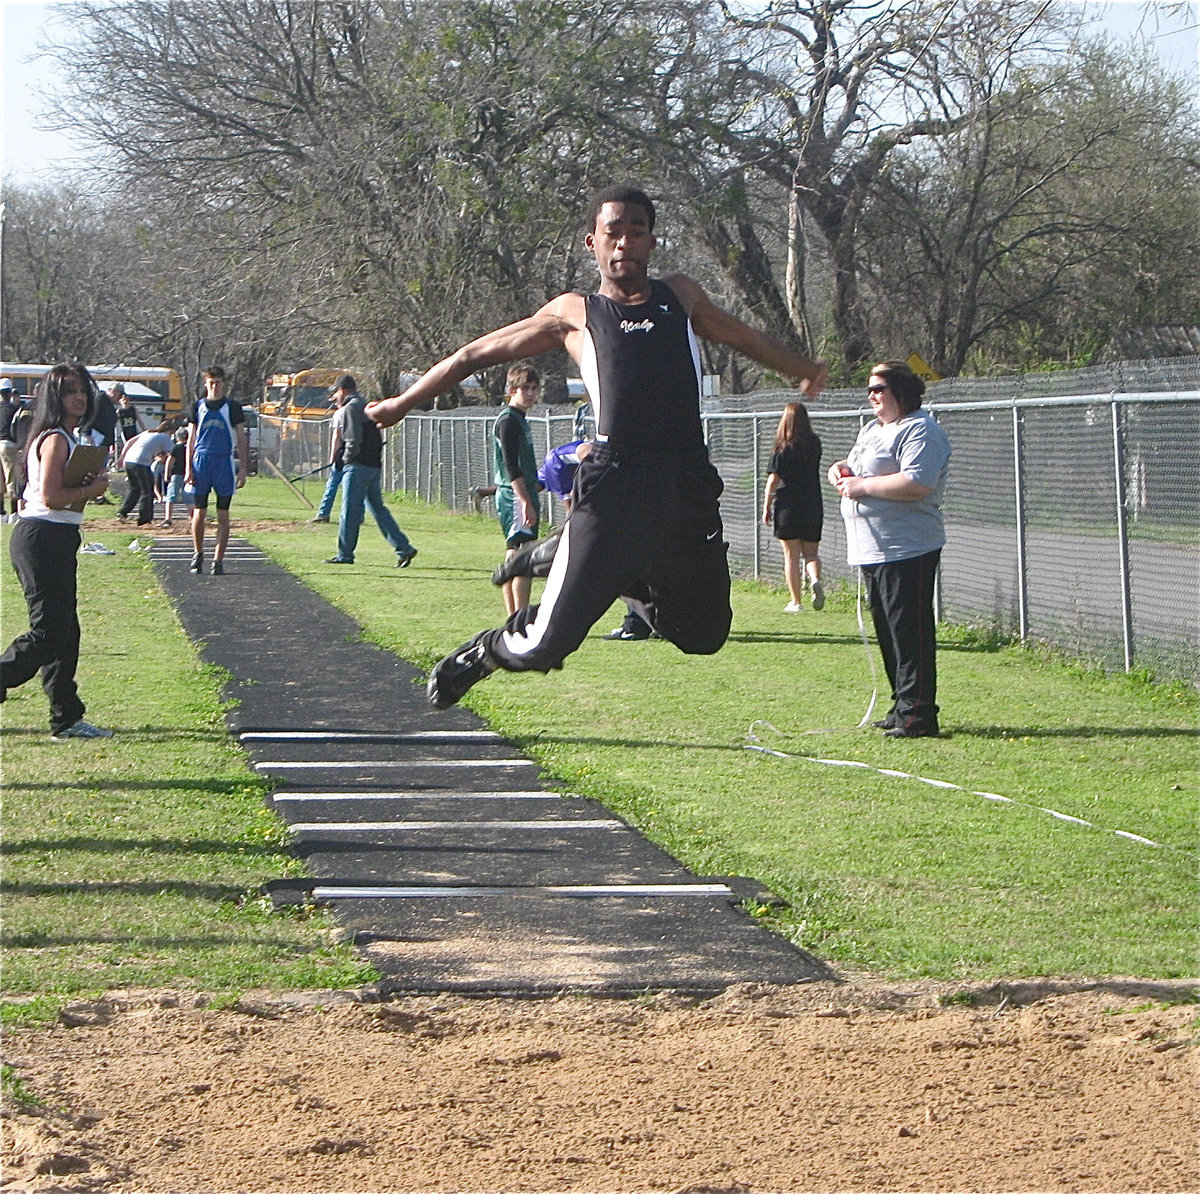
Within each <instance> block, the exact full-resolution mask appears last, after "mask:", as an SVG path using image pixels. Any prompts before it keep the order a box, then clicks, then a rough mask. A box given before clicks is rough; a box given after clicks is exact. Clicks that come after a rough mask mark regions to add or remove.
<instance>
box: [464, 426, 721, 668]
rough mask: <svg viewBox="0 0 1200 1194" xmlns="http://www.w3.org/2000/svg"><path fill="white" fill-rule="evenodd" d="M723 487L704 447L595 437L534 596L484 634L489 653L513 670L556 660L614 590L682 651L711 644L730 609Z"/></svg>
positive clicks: (706, 650)
mask: <svg viewBox="0 0 1200 1194" xmlns="http://www.w3.org/2000/svg"><path fill="white" fill-rule="evenodd" d="M721 489H722V484H721V478H720V476H719V475H718V473H717V470H716V469H715V468H713V466H712V464H711V463H709V461H708V459H707V457H705V456H704V455H701V454H692V455H690V456H689V457H688V458H686V459H681V458H679V457H663V456H658V455H654V456H647V455H637V456H633V455H627V454H622V453H621V452H620V451H619V450H617V449H614V448H612V447H611V446H609V445H607V444H599V445H597V446H596V448H595V450H594V451H593V452H592V454H591V455H590V456H589V457H588V458H587V459H586V460H584V461H583V463H582V464H581V465H580V467H579V473H578V474H577V476H576V481H575V497H574V500H573V502H572V506H571V515H570V517H569V518H568V520H567V524H566V527H565V529H564V531H563V534H562V539H561V542H560V543H559V547H558V551H557V553H556V555H555V557H554V563H553V566H552V567H551V569H550V575H549V578H548V579H547V581H546V589H545V592H544V593H543V595H542V600H541V603H540V604H539V605H536V606H529V607H528V608H526V609H522V610H518V611H517V612H516V613H515V614H514V615H513V616H512V617H511V618H510V619H509V621H508V623H507V624H506V625H505V626H504V627H502V628H501V629H499V630H492V631H488V632H486V633H485V634H484V635H483V636H482V641H483V642H484V644H485V646H486V649H487V653H488V656H489V657H490V659H491V661H492V662H493V663H495V664H496V665H497V666H498V667H501V668H504V669H506V670H508V671H514V672H520V671H538V672H548V671H551V670H552V669H554V668H559V667H561V666H562V663H563V660H564V659H565V658H566V657H567V656H568V655H569V654H570V653H571V652H572V651H574V650H576V648H578V646H579V645H580V643H582V642H583V640H584V638H585V637H586V636H587V632H588V631H589V630H590V629H591V628H592V626H594V625H595V624H596V622H597V621H599V620H600V618H602V617H603V616H604V614H605V613H606V612H607V610H608V608H609V607H610V606H611V605H612V603H613V602H614V601H615V600H616V599H617V598H618V597H625V598H627V599H628V600H629V601H631V602H632V604H633V607H634V608H635V609H636V610H637V611H638V612H639V613H640V614H641V615H642V616H643V617H644V618H645V619H646V621H647V622H649V623H650V625H651V626H653V627H654V629H655V630H656V631H657V632H658V633H659V634H661V635H662V637H663V638H665V639H667V640H668V641H669V642H672V643H674V644H675V646H677V647H678V648H679V649H680V650H681V651H685V652H687V653H688V654H690V655H711V654H712V653H713V652H715V651H719V650H720V649H721V647H722V646H723V645H724V643H725V640H726V638H727V637H728V635H729V625H730V622H731V620H732V616H733V615H732V611H731V609H730V605H729V565H728V560H727V553H728V544H726V542H725V536H724V533H723V529H722V526H721V515H720V510H719V508H718V504H717V503H718V499H719V498H720V495H721Z"/></svg>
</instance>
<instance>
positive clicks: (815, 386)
mask: <svg viewBox="0 0 1200 1194" xmlns="http://www.w3.org/2000/svg"><path fill="white" fill-rule="evenodd" d="M813 368H814V373H813V374H812V376H811V377H806V378H805V379H804V380H803V381H802V382H801V383H800V392H801V393H802V394H805V395H807V396H808V397H809V398H815V397H816V396H817V395H818V394H819V393H820V392H821V391H822V390H823V389H824V388H825V382H826V381H827V380H828V379H829V362H828V361H815V362H813Z"/></svg>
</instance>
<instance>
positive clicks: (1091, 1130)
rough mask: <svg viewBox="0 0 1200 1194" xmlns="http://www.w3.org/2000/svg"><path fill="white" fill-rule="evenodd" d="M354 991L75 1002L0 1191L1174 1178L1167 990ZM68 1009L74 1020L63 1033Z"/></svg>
mask: <svg viewBox="0 0 1200 1194" xmlns="http://www.w3.org/2000/svg"><path fill="white" fill-rule="evenodd" d="M956 991H957V992H958V995H959V997H960V998H966V997H967V996H966V995H963V993H962V989H961V988H949V987H945V986H939V985H936V984H915V985H906V986H899V987H897V986H888V985H884V984H878V983H871V982H865V981H864V982H857V983H849V984H846V985H843V986H832V985H827V984H813V985H811V986H805V987H792V988H774V989H771V988H761V989H760V988H754V987H741V988H736V989H733V990H731V991H729V992H727V993H726V994H724V995H722V996H721V997H719V998H717V999H713V1000H709V1001H706V1002H703V1003H698V1002H693V1001H686V1000H681V999H678V998H673V997H669V996H658V997H655V998H651V999H647V1000H644V1001H628V1002H618V1001H606V1000H594V999H585V998H569V997H564V998H558V999H551V1000H544V1001H516V1000H511V1001H510V1000H496V999H490V1000H484V999H479V1000H471V999H461V998H451V997H444V998H409V999H399V1000H392V1001H389V1002H386V1003H368V1002H361V1001H359V1000H358V997H357V996H356V995H353V994H350V993H344V992H343V993H337V992H328V993H323V994H321V995H319V996H316V997H313V996H306V997H297V998H295V999H285V1000H268V999H265V998H262V999H256V998H253V997H249V996H248V997H245V998H244V999H243V1000H242V1001H241V1003H240V1004H239V1005H238V1006H237V1007H236V1008H233V1009H226V1010H214V1009H212V1008H210V1007H198V1006H196V1005H195V1003H196V1001H194V1000H192V999H191V998H190V997H184V996H177V995H173V994H164V993H157V994H153V993H142V994H141V995H136V996H135V995H129V994H124V995H114V996H112V997H110V998H109V999H108V1000H106V1001H101V1002H99V1003H95V1004H89V1005H81V1006H77V1007H73V1008H71V1009H69V1011H68V1012H67V1013H66V1016H65V1018H64V1022H63V1023H61V1024H60V1025H59V1026H57V1027H55V1028H53V1029H51V1030H47V1031H39V1032H18V1033H14V1034H12V1035H11V1036H10V1038H9V1040H8V1061H9V1063H10V1064H11V1065H13V1066H14V1067H15V1068H16V1071H17V1073H18V1074H19V1075H20V1076H21V1077H22V1078H23V1079H24V1080H25V1081H26V1083H27V1085H28V1086H29V1088H30V1089H31V1090H32V1091H33V1092H34V1093H35V1094H36V1095H37V1096H38V1097H39V1098H41V1099H42V1100H44V1103H45V1107H46V1109H45V1111H44V1113H31V1112H26V1111H21V1110H14V1109H12V1108H10V1109H9V1112H8V1114H7V1115H6V1118H5V1121H4V1125H3V1128H4V1162H5V1169H4V1172H5V1177H4V1180H3V1182H2V1183H0V1188H3V1189H4V1190H6V1191H18V1190H19V1191H38V1192H41V1194H49V1192H50V1191H66V1190H71V1191H112V1192H116V1194H119V1192H123V1191H139V1192H147V1191H162V1192H165V1191H172V1192H173V1194H191V1192H193V1191H194V1192H200V1191H204V1192H206V1194H212V1192H214V1191H221V1192H226V1191H228V1192H232V1191H238V1192H239V1194H267V1192H272V1194H275V1192H278V1194H301V1192H305V1194H317V1192H326V1191H339V1192H350V1191H355V1192H367V1191H380V1190H388V1191H403V1190H424V1191H484V1190H488V1191H500V1190H503V1191H546V1190H571V1191H597V1192H599V1191H635V1190H647V1191H649V1190H667V1191H691V1192H693V1194H699V1192H700V1191H709V1192H716V1191H727V1192H731V1191H758V1192H762V1191H782V1190H790V1191H834V1190H863V1191H866V1190H872V1191H876V1190H878V1191H882V1190H913V1191H916V1190H921V1191H943V1190H945V1191H950V1190H955V1191H962V1190H971V1191H1034V1190H1037V1191H1048V1190H1053V1191H1059V1190H1063V1191H1066V1190H1070V1191H1130V1192H1134V1191H1137V1192H1139V1194H1142V1192H1148V1191H1185V1190H1188V1191H1192V1190H1195V1189H1197V1187H1198V1185H1200V1171H1198V1166H1197V1158H1196V1136H1197V1126H1198V1124H1197V1109H1196V1091H1195V1083H1194V1079H1195V1057H1196V1052H1195V1047H1194V1045H1195V1040H1194V1037H1195V1033H1194V1023H1195V1014H1196V1008H1195V1006H1194V1005H1192V1006H1188V1005H1186V1004H1178V1003H1170V1002H1167V1003H1164V1002H1162V1001H1163V1000H1170V999H1174V998H1177V997H1178V995H1179V994H1180V991H1179V989H1178V988H1177V987H1170V986H1167V985H1161V984H1138V983H1135V982H1106V983H1102V984H1092V985H1089V986H1086V987H1082V986H1081V985H1080V984H1075V985H1074V986H1072V985H1071V984H1066V983H1029V984H1022V985H1009V986H1006V987H1003V988H995V989H992V990H991V991H978V990H976V991H974V992H970V993H969V996H970V998H971V999H972V1002H971V1003H970V1004H966V1003H961V1004H960V1003H953V1004H950V1005H944V1004H943V1003H940V1002H939V996H943V997H944V996H946V995H947V994H951V993H954V992H956ZM69 1025H73V1026H69Z"/></svg>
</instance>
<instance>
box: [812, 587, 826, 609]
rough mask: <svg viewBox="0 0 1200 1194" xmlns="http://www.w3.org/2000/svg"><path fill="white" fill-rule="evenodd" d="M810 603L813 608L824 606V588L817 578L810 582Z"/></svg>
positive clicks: (822, 607)
mask: <svg viewBox="0 0 1200 1194" xmlns="http://www.w3.org/2000/svg"><path fill="white" fill-rule="evenodd" d="M812 603H813V609H824V608H825V589H824V586H823V585H822V584H821V582H820V581H819V580H814V581H813V582H812Z"/></svg>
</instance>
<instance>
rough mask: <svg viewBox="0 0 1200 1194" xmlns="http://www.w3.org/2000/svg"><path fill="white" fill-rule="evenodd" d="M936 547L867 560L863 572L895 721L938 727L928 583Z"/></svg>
mask: <svg viewBox="0 0 1200 1194" xmlns="http://www.w3.org/2000/svg"><path fill="white" fill-rule="evenodd" d="M941 557H942V553H941V551H940V550H938V551H931V552H927V553H926V554H925V555H923V556H916V557H915V558H913V559H911V560H897V561H896V562H895V563H889V564H867V565H864V567H863V570H862V571H863V577H864V578H865V580H866V584H867V599H868V600H869V602H870V604H871V617H872V619H873V621H874V623H875V637H876V638H877V639H878V640H879V650H880V652H881V653H882V655H883V666H884V668H885V669H886V670H887V677H888V680H889V682H890V683H891V686H892V710H891V712H892V715H893V719H894V720H895V722H896V725H897V726H899V727H901V728H903V729H912V730H917V731H920V732H922V733H929V734H936V733H937V732H938V706H937V636H936V629H935V623H934V617H933V587H934V581H935V580H936V578H937V570H938V562H939V561H940V559H941Z"/></svg>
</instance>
